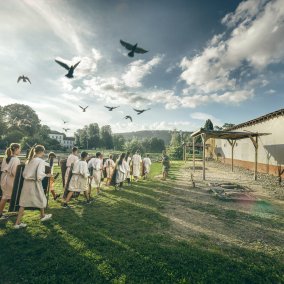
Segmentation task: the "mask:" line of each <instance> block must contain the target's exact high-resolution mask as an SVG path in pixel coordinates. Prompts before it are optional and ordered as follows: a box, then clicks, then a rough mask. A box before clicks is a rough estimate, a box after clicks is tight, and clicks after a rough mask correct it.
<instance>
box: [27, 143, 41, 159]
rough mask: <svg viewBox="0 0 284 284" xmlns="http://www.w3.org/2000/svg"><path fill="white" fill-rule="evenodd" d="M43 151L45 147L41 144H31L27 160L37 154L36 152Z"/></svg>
mask: <svg viewBox="0 0 284 284" xmlns="http://www.w3.org/2000/svg"><path fill="white" fill-rule="evenodd" d="M44 151H45V148H44V146H43V145H36V146H33V147H32V148H31V150H30V152H29V156H28V160H27V162H28V163H29V162H30V161H31V160H32V159H33V157H34V155H35V154H38V153H41V152H44Z"/></svg>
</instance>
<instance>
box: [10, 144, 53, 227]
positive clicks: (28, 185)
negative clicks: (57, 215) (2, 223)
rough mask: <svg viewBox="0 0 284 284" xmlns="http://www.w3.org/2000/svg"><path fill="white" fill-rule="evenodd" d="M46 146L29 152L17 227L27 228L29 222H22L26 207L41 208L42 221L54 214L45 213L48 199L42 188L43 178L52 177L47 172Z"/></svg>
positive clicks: (34, 148)
mask: <svg viewBox="0 0 284 284" xmlns="http://www.w3.org/2000/svg"><path fill="white" fill-rule="evenodd" d="M44 151H45V148H44V146H42V145H37V146H35V147H33V148H32V149H31V151H30V153H29V157H28V160H27V162H26V166H25V169H24V171H23V177H24V183H23V188H22V193H21V197H20V202H19V205H20V209H19V214H18V218H17V221H16V224H15V226H14V228H15V229H20V228H25V227H26V226H27V224H25V223H21V219H22V217H23V215H24V210H25V207H35V208H39V209H40V220H41V221H42V222H44V221H46V220H49V219H50V218H51V217H52V214H45V212H44V208H46V205H47V199H46V197H45V194H44V190H43V188H42V179H43V178H44V177H46V176H47V177H50V174H48V175H47V174H45V164H46V163H45V161H44V160H43V159H42V158H43V156H44Z"/></svg>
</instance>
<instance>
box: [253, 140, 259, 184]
mask: <svg viewBox="0 0 284 284" xmlns="http://www.w3.org/2000/svg"><path fill="white" fill-rule="evenodd" d="M257 158H258V136H256V137H255V161H254V180H257V160H258V159H257Z"/></svg>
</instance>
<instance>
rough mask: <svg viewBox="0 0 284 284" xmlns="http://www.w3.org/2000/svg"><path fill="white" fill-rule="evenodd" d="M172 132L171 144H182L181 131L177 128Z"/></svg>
mask: <svg viewBox="0 0 284 284" xmlns="http://www.w3.org/2000/svg"><path fill="white" fill-rule="evenodd" d="M171 134H172V138H171V142H170V145H171V146H173V147H175V146H179V145H180V144H181V135H180V133H179V132H178V131H177V130H176V129H174V131H173V132H172V133H171Z"/></svg>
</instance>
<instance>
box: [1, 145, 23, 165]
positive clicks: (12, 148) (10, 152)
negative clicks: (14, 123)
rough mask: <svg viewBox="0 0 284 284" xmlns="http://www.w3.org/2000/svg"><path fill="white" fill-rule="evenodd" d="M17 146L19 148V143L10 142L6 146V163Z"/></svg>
mask: <svg viewBox="0 0 284 284" xmlns="http://www.w3.org/2000/svg"><path fill="white" fill-rule="evenodd" d="M19 148H21V145H20V144H18V143H11V144H10V146H9V147H8V148H7V150H6V153H5V155H6V162H7V164H8V163H9V162H10V160H11V158H12V155H13V154H14V152H15V151H16V150H17V149H19Z"/></svg>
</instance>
